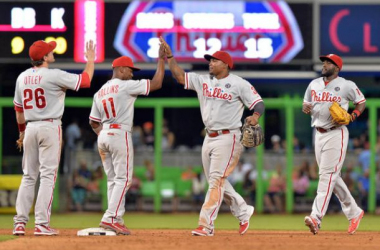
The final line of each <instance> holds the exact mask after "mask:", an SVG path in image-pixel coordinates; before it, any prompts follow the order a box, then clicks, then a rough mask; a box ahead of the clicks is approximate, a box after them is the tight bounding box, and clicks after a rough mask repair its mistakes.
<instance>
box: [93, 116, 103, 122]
mask: <svg viewBox="0 0 380 250" xmlns="http://www.w3.org/2000/svg"><path fill="white" fill-rule="evenodd" d="M90 120H93V121H96V122H101V121H102V119H99V118H96V117H93V116H90Z"/></svg>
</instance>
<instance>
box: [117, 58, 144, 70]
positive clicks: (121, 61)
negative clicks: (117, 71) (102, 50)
mask: <svg viewBox="0 0 380 250" xmlns="http://www.w3.org/2000/svg"><path fill="white" fill-rule="evenodd" d="M116 67H128V68H131V69H132V70H133V71H139V70H140V69H139V68H135V66H134V65H133V62H132V59H131V58H130V57H128V56H121V57H118V58H116V59H115V60H113V62H112V68H116Z"/></svg>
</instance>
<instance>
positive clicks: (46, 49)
mask: <svg viewBox="0 0 380 250" xmlns="http://www.w3.org/2000/svg"><path fill="white" fill-rule="evenodd" d="M55 47H57V43H56V42H55V41H51V42H49V43H47V42H45V41H43V40H39V41H36V42H34V43H33V44H32V45H31V46H30V47H29V57H30V59H32V60H33V61H39V60H41V59H42V58H43V57H44V56H46V55H47V54H49V53H50V52H52V51H53V50H54V49H55Z"/></svg>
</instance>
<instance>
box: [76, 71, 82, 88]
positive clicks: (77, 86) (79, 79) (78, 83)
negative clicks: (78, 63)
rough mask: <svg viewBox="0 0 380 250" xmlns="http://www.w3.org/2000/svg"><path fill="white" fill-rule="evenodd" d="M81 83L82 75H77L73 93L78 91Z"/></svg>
mask: <svg viewBox="0 0 380 250" xmlns="http://www.w3.org/2000/svg"><path fill="white" fill-rule="evenodd" d="M81 82H82V74H79V75H78V82H77V85H76V86H75V91H78V89H79V86H80V83H81Z"/></svg>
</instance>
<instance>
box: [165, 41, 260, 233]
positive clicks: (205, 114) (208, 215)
mask: <svg viewBox="0 0 380 250" xmlns="http://www.w3.org/2000/svg"><path fill="white" fill-rule="evenodd" d="M160 40H161V43H162V44H163V45H164V47H165V52H166V57H167V59H168V62H169V68H170V71H171V72H172V74H173V77H174V78H175V79H176V80H177V82H178V83H180V84H182V85H184V88H185V89H188V90H194V91H196V92H197V95H198V99H199V103H200V109H201V115H202V119H203V123H204V125H205V129H206V132H207V133H206V137H205V140H204V142H203V146H202V163H203V168H204V172H205V175H206V178H207V180H208V183H209V188H208V191H207V195H206V198H205V201H204V203H203V206H202V210H201V212H200V216H199V222H198V224H199V227H198V228H196V229H195V230H193V231H192V235H194V236H213V235H214V221H215V219H216V217H217V215H218V211H219V208H220V205H221V203H222V201H223V198H224V200H225V202H226V203H227V204H228V205H229V206H230V209H231V212H232V214H233V215H234V216H235V217H236V218H237V219H238V220H239V221H240V227H239V233H240V234H241V235H243V234H244V233H245V232H246V231H247V230H248V227H249V219H250V217H251V216H252V214H253V211H254V208H253V206H249V205H247V203H246V202H245V201H244V199H243V198H242V197H241V196H240V195H239V194H238V193H237V192H236V191H235V190H234V188H233V187H232V185H231V184H230V183H229V181H228V180H227V177H228V176H229V175H230V174H231V172H232V171H233V170H234V168H235V166H236V164H237V163H238V161H239V157H240V154H241V152H242V149H243V146H242V145H241V143H240V140H239V139H240V136H241V131H240V127H241V126H242V123H241V118H242V115H243V111H244V106H247V107H248V108H249V109H250V110H254V113H253V115H251V116H248V117H247V118H246V120H247V121H248V122H249V123H250V124H252V125H256V124H257V123H258V120H259V117H260V116H261V114H263V112H264V103H263V100H262V99H261V97H260V95H259V94H258V93H257V91H256V90H255V88H254V87H253V86H252V85H251V84H250V83H249V82H248V81H246V80H244V79H242V78H241V77H239V76H236V75H234V74H231V73H230V70H231V69H232V68H233V61H232V58H231V56H230V55H229V54H228V53H227V52H224V51H217V52H215V53H214V54H213V55H205V56H204V58H205V59H206V60H207V61H209V72H210V75H198V74H196V73H185V72H184V71H183V70H182V69H181V68H180V67H179V66H178V64H177V62H176V60H175V59H174V57H173V54H172V51H171V48H170V46H169V45H168V44H167V43H166V42H165V41H164V39H163V38H162V37H161V38H160Z"/></svg>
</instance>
